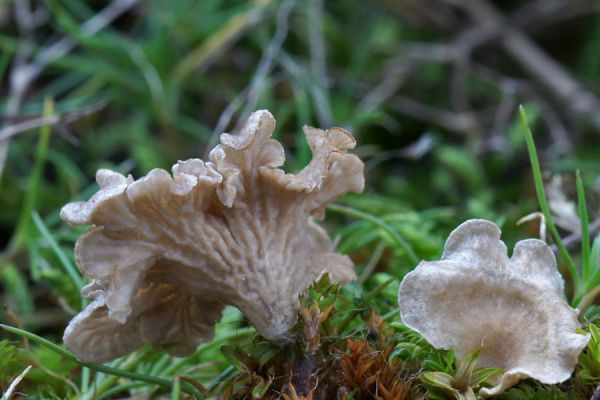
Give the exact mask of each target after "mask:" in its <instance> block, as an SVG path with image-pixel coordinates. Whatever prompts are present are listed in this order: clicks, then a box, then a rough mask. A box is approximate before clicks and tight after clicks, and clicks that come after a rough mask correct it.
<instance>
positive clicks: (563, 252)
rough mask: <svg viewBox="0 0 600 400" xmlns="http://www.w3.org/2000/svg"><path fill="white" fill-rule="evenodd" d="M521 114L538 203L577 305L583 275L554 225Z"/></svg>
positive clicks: (531, 139) (530, 140) (533, 147)
mask: <svg viewBox="0 0 600 400" xmlns="http://www.w3.org/2000/svg"><path fill="white" fill-rule="evenodd" d="M519 112H520V114H521V123H522V126H523V132H524V134H525V142H526V143H527V151H528V153H529V161H530V162H531V169H532V171H533V181H534V184H535V192H536V194H537V199H538V203H539V206H540V209H541V210H542V213H543V214H544V219H545V220H546V226H547V227H548V231H549V232H550V234H551V235H552V238H553V239H554V242H555V243H556V247H558V252H559V253H560V256H561V258H562V259H563V260H564V262H565V263H566V264H567V268H568V270H569V274H570V275H571V278H572V279H573V285H574V286H575V294H574V296H573V297H574V299H573V303H576V302H577V301H578V299H579V298H580V297H581V295H582V294H583V293H581V289H582V287H581V275H580V274H579V271H577V268H576V267H575V263H574V262H573V259H572V258H571V255H570V254H569V252H568V251H567V249H566V247H565V245H564V244H563V242H562V239H561V238H560V235H559V234H558V230H557V229H556V226H555V225H554V221H553V220H552V215H551V214H550V206H549V205H548V200H547V199H546V191H545V190H544V181H543V179H542V170H541V168H540V162H539V160H538V156H537V150H536V148H535V142H534V141H533V134H532V133H531V129H530V128H529V123H528V122H527V115H526V114H525V109H524V108H523V106H520V107H519Z"/></svg>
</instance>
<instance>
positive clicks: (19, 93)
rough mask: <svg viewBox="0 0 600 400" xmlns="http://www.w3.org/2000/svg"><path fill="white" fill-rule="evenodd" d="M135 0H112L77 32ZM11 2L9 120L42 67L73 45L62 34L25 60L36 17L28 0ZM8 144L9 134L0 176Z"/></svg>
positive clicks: (85, 32)
mask: <svg viewBox="0 0 600 400" xmlns="http://www.w3.org/2000/svg"><path fill="white" fill-rule="evenodd" d="M138 2H139V0H114V1H113V2H112V3H110V4H109V5H108V6H106V7H105V8H104V9H102V11H100V12H98V13H97V14H96V15H94V16H93V17H92V18H90V19H88V20H87V21H85V22H84V23H83V24H82V25H81V35H82V36H91V35H93V34H95V33H97V32H99V31H100V30H102V29H104V28H105V27H107V26H108V25H110V24H111V23H112V22H113V21H114V20H115V19H116V18H117V17H119V16H120V15H122V14H123V13H125V12H126V11H127V10H129V9H130V8H131V7H133V6H134V5H136V4H137V3H138ZM14 3H15V20H16V21H17V25H18V28H19V35H20V37H21V46H19V51H18V52H17V54H16V55H15V59H14V60H13V64H12V66H11V70H10V74H9V82H10V92H9V96H8V103H7V106H6V111H5V112H4V118H5V119H6V120H8V121H12V120H13V119H14V118H15V117H16V116H17V114H18V113H19V110H20V109H21V106H22V104H23V101H24V98H25V93H26V92H27V90H28V88H29V87H30V85H31V83H33V81H34V80H35V79H37V77H38V76H39V74H40V73H41V72H42V71H43V70H44V68H46V66H47V65H48V64H50V63H51V62H53V61H54V60H56V59H58V58H60V57H62V56H64V55H65V54H67V53H69V52H70V51H71V50H73V49H74V48H75V46H76V45H77V43H76V42H75V41H74V40H73V39H72V38H70V37H66V36H65V37H63V38H62V39H60V40H58V41H56V42H54V43H53V44H51V45H48V46H46V47H44V48H42V49H41V50H40V51H39V52H38V54H37V56H36V57H35V58H34V59H33V60H32V61H31V62H28V61H27V59H28V58H29V56H30V53H31V47H32V46H33V42H32V37H31V36H32V33H33V30H34V29H35V28H36V27H37V25H36V24H37V23H39V21H40V19H39V18H36V12H34V11H31V4H30V2H29V0H15V1H14ZM9 145H10V136H9V137H7V138H5V139H0V177H1V176H2V173H3V171H4V165H5V164H6V155H7V153H8V147H9Z"/></svg>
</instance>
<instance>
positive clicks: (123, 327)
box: [61, 111, 364, 361]
mask: <svg viewBox="0 0 600 400" xmlns="http://www.w3.org/2000/svg"><path fill="white" fill-rule="evenodd" d="M274 128H275V120H274V118H273V116H272V115H271V114H270V113H269V112H268V111H257V112H255V113H253V114H252V115H251V116H250V118H249V120H248V121H247V123H246V125H245V126H244V128H243V129H242V131H241V132H240V134H238V135H230V134H223V135H221V140H220V145H218V146H216V147H215V148H214V149H213V150H212V151H211V153H210V155H209V158H210V161H208V162H204V161H202V160H199V159H191V160H186V161H179V162H178V163H177V164H176V165H175V166H173V169H172V176H171V175H170V174H169V173H168V172H166V171H164V170H161V169H155V170H152V171H150V173H148V175H146V176H145V177H143V178H140V179H138V180H135V181H134V180H133V179H132V178H131V177H125V176H123V175H121V174H118V173H116V172H112V171H108V170H99V171H98V173H97V175H96V180H97V181H98V184H99V186H100V190H99V191H98V192H97V193H96V194H95V195H94V196H92V198H91V199H90V200H88V201H85V202H75V203H70V204H67V205H66V206H65V207H63V209H62V211H61V217H62V219H63V220H65V221H66V222H68V223H70V224H72V225H85V224H92V225H94V227H93V228H92V229H91V230H90V231H89V232H87V233H85V234H84V235H82V236H81V237H80V238H79V240H78V241H77V244H76V246H75V252H76V261H77V265H78V266H79V268H80V270H81V271H82V272H83V273H84V274H85V275H86V276H88V277H90V278H92V279H93V282H92V283H91V284H90V285H88V286H87V287H86V288H84V289H83V290H82V294H83V295H84V296H88V297H90V298H91V299H92V300H93V301H92V302H91V304H90V305H89V306H88V307H87V308H86V309H85V310H84V311H82V312H81V313H80V314H79V315H77V316H76V317H75V318H74V319H73V320H72V321H71V323H70V324H69V326H68V327H67V329H66V331H65V335H64V342H65V343H66V345H67V347H68V348H69V349H71V350H72V351H74V352H75V353H76V354H77V355H78V356H79V357H80V358H81V359H83V360H86V361H106V360H110V359H113V358H115V357H117V356H120V355H122V354H126V353H128V352H131V351H133V350H135V349H137V348H138V347H140V346H141V345H142V344H143V343H144V342H146V341H150V342H152V343H153V344H154V345H157V346H161V347H164V348H165V349H166V350H167V351H170V352H171V353H173V354H175V355H185V354H188V353H190V352H191V351H193V349H194V348H195V347H196V345H197V344H198V343H200V342H202V341H206V340H209V339H210V338H211V337H212V332H213V325H214V323H215V322H216V321H217V320H218V318H219V316H220V312H221V309H222V307H223V306H224V305H225V304H231V305H234V306H236V307H238V308H239V309H240V310H242V312H244V313H245V315H246V316H247V317H248V319H250V321H251V322H253V323H254V325H256V328H257V329H258V331H259V332H260V333H261V334H262V335H263V336H265V337H266V338H269V339H277V338H281V337H282V336H284V335H285V333H286V332H287V331H288V330H289V329H290V328H291V327H292V326H293V324H294V323H295V321H296V316H297V311H298V299H299V296H300V294H301V293H302V292H303V291H305V290H306V289H307V288H308V287H309V286H310V285H311V284H312V283H313V282H314V281H315V280H317V279H318V278H319V277H320V276H321V275H322V274H324V273H327V274H329V275H330V278H331V280H332V281H333V282H335V283H339V284H344V283H347V282H349V281H350V280H352V279H354V277H355V275H354V271H353V265H352V262H351V261H350V259H349V258H348V257H347V256H342V255H339V254H336V253H335V252H334V249H333V244H332V242H331V240H330V239H329V236H328V235H327V233H326V232H325V231H324V230H323V229H322V228H320V227H319V226H318V225H316V224H314V223H313V222H311V220H310V217H311V216H314V217H317V218H320V217H322V216H323V212H324V208H325V206H326V205H327V203H328V202H330V201H333V200H335V199H337V198H338V197H340V196H341V195H343V194H345V193H347V192H349V191H352V192H361V191H362V189H363V186H364V176H363V163H362V162H361V161H360V159H359V158H358V157H356V156H355V155H352V154H348V153H347V150H349V149H352V148H353V147H354V145H355V142H354V138H353V137H352V136H351V135H350V134H349V133H348V132H346V131H345V130H343V129H341V128H332V129H329V130H327V131H323V130H320V129H315V128H310V127H305V134H306V136H307V139H308V143H309V145H310V147H311V149H312V152H313V159H312V161H311V162H310V164H309V165H308V166H307V167H306V168H304V169H303V170H302V171H301V172H299V173H298V174H295V175H294V174H287V173H285V172H284V171H282V170H280V169H278V167H280V166H282V165H283V163H284V161H285V156H284V152H283V148H282V146H281V144H280V143H279V142H277V141H276V140H273V139H270V136H271V134H272V132H273V130H274Z"/></svg>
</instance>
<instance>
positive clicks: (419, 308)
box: [398, 220, 589, 396]
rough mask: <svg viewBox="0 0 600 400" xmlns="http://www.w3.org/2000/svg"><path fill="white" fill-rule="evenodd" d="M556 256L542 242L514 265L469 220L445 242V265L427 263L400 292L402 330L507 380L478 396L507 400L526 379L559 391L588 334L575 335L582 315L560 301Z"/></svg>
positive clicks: (481, 225)
mask: <svg viewBox="0 0 600 400" xmlns="http://www.w3.org/2000/svg"><path fill="white" fill-rule="evenodd" d="M563 290H564V282H563V279H562V277H561V276H560V274H559V272H558V270H557V267H556V260H555V258H554V254H553V253H552V251H551V250H550V248H549V247H548V245H547V244H546V243H545V242H543V241H541V240H537V239H527V240H523V241H520V242H519V243H517V245H516V246H515V249H514V252H513V255H512V257H511V258H508V256H507V250H506V246H505V245H504V243H503V242H502V241H500V229H499V228H498V227H497V226H496V225H495V224H494V223H492V222H490V221H485V220H469V221H467V222H465V223H463V224H462V225H460V226H459V227H458V228H456V229H455V230H454V231H453V232H452V233H451V234H450V237H448V240H447V241H446V245H445V247H444V254H443V256H442V259H441V260H440V261H422V262H421V263H420V264H419V266H418V267H417V268H416V269H415V270H414V271H412V272H410V273H409V274H407V275H406V277H405V278H404V280H403V281H402V284H401V285H400V290H399V293H398V300H399V304H400V314H401V318H402V321H403V323H404V324H405V325H406V326H408V327H409V328H412V329H414V330H415V331H417V332H419V333H420V334H421V335H423V337H424V338H425V339H426V340H427V341H428V342H429V343H431V345H432V346H433V347H435V348H441V349H454V350H455V351H456V354H457V356H458V357H459V358H464V357H466V356H467V355H468V354H470V353H472V352H473V351H474V350H477V349H478V348H481V353H480V356H479V360H478V363H477V367H479V368H484V367H492V368H499V369H502V370H503V373H502V374H501V375H499V376H497V377H496V378H494V379H495V381H492V383H493V384H494V386H493V387H492V388H483V389H481V390H480V394H481V395H483V396H493V395H497V394H499V393H502V392H503V391H504V390H506V389H507V388H509V387H511V386H513V385H515V384H516V383H517V382H518V381H519V380H521V379H524V378H533V379H535V380H538V381H540V382H542V383H546V384H554V383H559V382H562V381H565V380H567V379H568V378H569V377H570V376H571V374H572V373H573V369H574V366H575V364H576V363H577V358H578V355H579V353H580V352H581V351H582V350H583V349H584V348H585V347H586V345H587V342H588V340H589V335H581V334H578V333H576V329H577V327H578V323H577V311H576V310H574V309H572V308H571V307H569V305H568V304H567V302H566V301H565V300H564V298H563Z"/></svg>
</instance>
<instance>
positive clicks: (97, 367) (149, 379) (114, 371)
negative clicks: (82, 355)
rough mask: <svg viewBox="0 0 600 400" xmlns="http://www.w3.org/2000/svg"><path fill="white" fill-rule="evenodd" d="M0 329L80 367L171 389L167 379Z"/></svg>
mask: <svg viewBox="0 0 600 400" xmlns="http://www.w3.org/2000/svg"><path fill="white" fill-rule="evenodd" d="M0 328H1V329H4V330H5V331H7V332H10V333H12V334H15V335H17V336H20V337H23V338H27V339H29V340H31V341H32V342H35V343H37V344H39V345H41V346H44V347H47V348H49V349H50V350H52V351H54V352H56V353H58V354H60V355H61V356H63V357H65V358H66V359H68V360H71V361H75V362H76V363H78V364H80V365H81V366H84V367H88V368H89V369H91V370H94V371H98V372H103V373H105V374H109V375H114V376H118V377H121V378H127V379H131V380H135V381H141V382H146V383H149V384H153V385H157V386H161V387H164V388H166V389H169V390H171V389H172V386H173V384H172V382H171V381H170V380H168V379H163V378H157V377H155V376H149V375H144V374H139V373H136V372H131V371H123V370H121V369H118V368H113V367H109V366H106V365H102V364H96V363H92V362H85V361H80V360H79V359H78V358H77V356H75V354H73V353H71V352H70V351H68V350H67V349H64V348H62V347H61V346H58V345H57V344H54V343H52V342H51V341H49V340H47V339H44V338H43V337H41V336H38V335H36V334H34V333H31V332H28V331H26V330H23V329H19V328H15V327H14V326H9V325H4V324H0ZM183 390H184V391H186V389H185V388H183Z"/></svg>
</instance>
